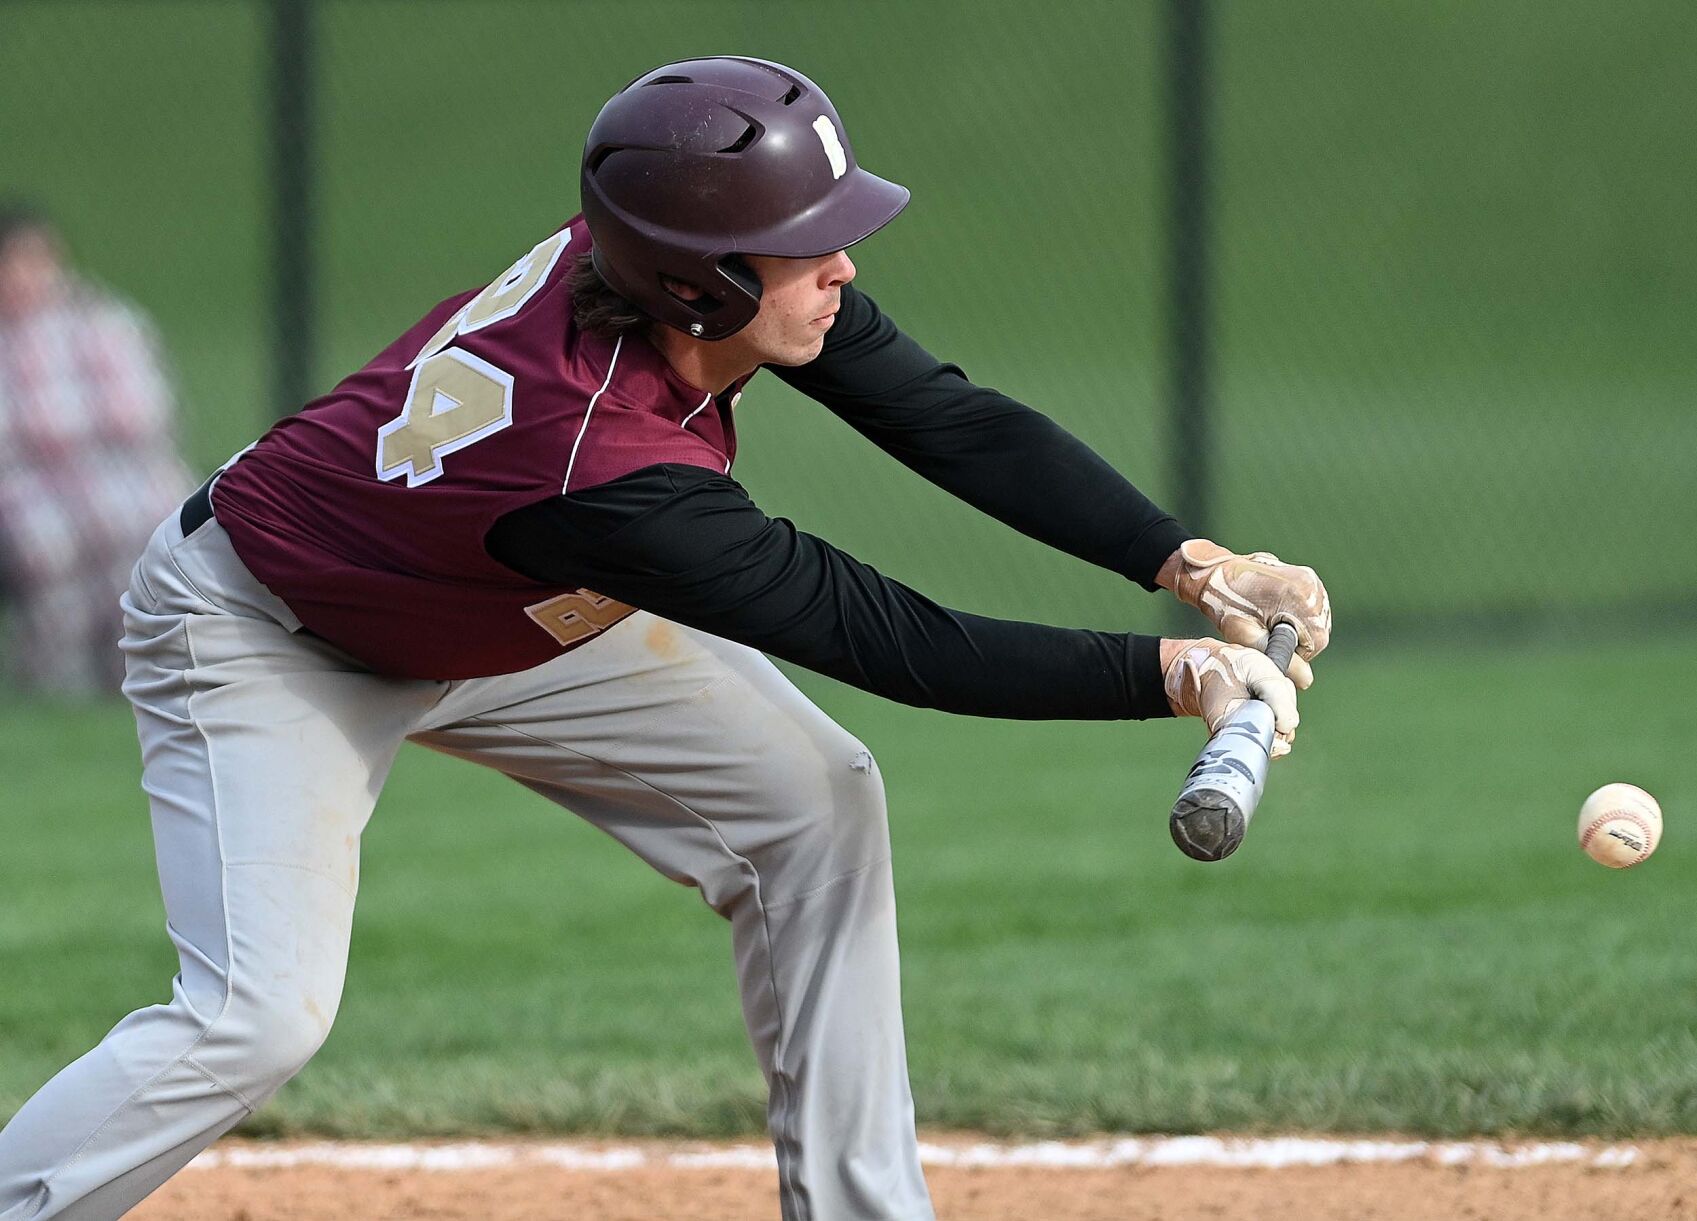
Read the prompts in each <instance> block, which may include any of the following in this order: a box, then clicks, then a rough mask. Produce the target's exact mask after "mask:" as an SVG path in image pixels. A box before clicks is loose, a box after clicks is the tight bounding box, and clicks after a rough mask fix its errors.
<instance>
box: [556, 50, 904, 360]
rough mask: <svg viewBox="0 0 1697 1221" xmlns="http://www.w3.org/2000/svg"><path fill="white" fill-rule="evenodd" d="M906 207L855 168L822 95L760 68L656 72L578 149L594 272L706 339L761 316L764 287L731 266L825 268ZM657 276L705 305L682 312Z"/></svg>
mask: <svg viewBox="0 0 1697 1221" xmlns="http://www.w3.org/2000/svg"><path fill="white" fill-rule="evenodd" d="M907 200H908V192H907V188H906V187H902V186H897V185H896V184H895V183H893V182H886V181H885V180H884V179H882V178H879V177H878V176H877V175H875V174H869V173H867V172H866V171H865V170H863V169H861V168H860V166H859V165H857V164H856V163H855V159H854V153H853V151H852V150H851V149H850V147H849V143H848V137H847V135H845V134H844V132H843V124H842V120H841V119H839V118H838V117H837V108H836V107H835V106H833V105H831V99H830V98H828V97H826V96H825V92H824V90H822V89H820V88H819V86H818V85H815V84H814V83H813V82H812V81H810V80H808V79H807V78H806V77H805V76H803V75H802V74H801V73H799V72H797V71H795V70H794V69H793V68H786V67H784V66H783V65H782V64H775V63H770V62H768V61H766V60H763V59H744V58H741V57H737V56H729V55H725V56H714V57H712V58H708V59H687V60H683V61H681V62H679V63H675V64H667V65H665V66H664V67H662V68H656V69H654V71H652V72H649V73H647V74H645V75H643V76H639V77H637V78H636V80H634V81H632V82H631V83H630V84H629V85H626V86H625V87H624V89H622V90H620V91H619V92H618V93H616V94H614V95H613V98H612V100H610V101H609V102H608V103H607V104H606V105H605V106H603V107H602V108H601V113H600V114H599V115H597V116H596V119H595V123H594V125H593V126H591V127H590V129H589V138H588V139H587V140H586V141H585V142H584V149H583V216H584V220H585V221H586V222H587V223H588V225H589V232H590V235H591V236H592V237H593V238H594V239H595V249H594V259H595V269H596V270H597V271H598V272H600V273H601V278H602V279H603V280H605V281H606V282H607V283H608V284H609V285H610V286H612V288H613V289H614V290H615V291H617V292H618V293H620V294H621V295H622V296H624V297H625V298H626V299H627V300H629V301H631V302H632V303H633V304H635V305H636V306H638V307H639V308H641V309H642V310H643V312H645V313H647V314H648V315H649V316H650V317H652V318H655V319H657V320H659V321H661V322H664V323H666V324H667V325H668V326H673V327H677V328H678V329H679V330H683V331H687V332H689V333H690V334H691V335H695V336H698V337H700V338H703V339H723V338H725V337H726V336H727V335H732V334H735V333H736V332H737V331H739V330H741V329H742V328H743V327H744V326H746V325H747V324H748V322H749V320H750V319H751V318H753V317H754V315H755V313H756V311H758V310H759V308H760V282H759V280H758V279H756V278H755V276H754V275H753V273H752V272H751V271H750V270H749V269H748V267H747V265H746V264H743V263H742V262H741V261H740V260H739V259H737V258H736V257H735V256H737V255H741V254H765V255H779V256H783V257H787V258H812V257H814V256H816V255H822V254H830V253H831V252H833V251H836V250H842V249H843V248H844V247H847V246H852V245H854V243H856V242H858V241H859V240H860V239H861V238H863V237H866V236H867V235H868V234H870V233H873V232H875V231H876V230H878V229H880V228H882V227H883V226H884V225H885V224H887V223H888V222H889V221H890V220H891V219H892V218H894V216H895V215H896V213H898V212H900V211H901V210H902V208H904V207H905V206H906V205H907ZM663 276H664V277H668V278H670V279H673V280H680V281H682V282H683V283H685V284H691V285H694V286H695V287H697V288H699V289H701V290H702V292H704V293H705V294H706V295H705V296H704V297H701V298H699V299H698V300H694V301H685V300H683V299H682V298H680V297H677V296H675V295H673V294H672V293H670V292H668V291H667V290H666V288H665V286H664V284H663V283H662V281H661V277H663Z"/></svg>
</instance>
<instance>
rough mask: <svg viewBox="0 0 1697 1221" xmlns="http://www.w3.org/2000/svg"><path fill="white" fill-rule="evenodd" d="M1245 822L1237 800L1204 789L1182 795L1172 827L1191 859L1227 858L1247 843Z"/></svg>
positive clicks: (1179, 843) (1175, 840)
mask: <svg viewBox="0 0 1697 1221" xmlns="http://www.w3.org/2000/svg"><path fill="white" fill-rule="evenodd" d="M1245 825H1246V824H1245V823H1244V820H1243V812H1242V811H1241V810H1239V809H1238V808H1237V803H1236V802H1234V801H1232V800H1231V799H1230V798H1227V797H1225V796H1224V795H1223V794H1220V793H1210V792H1207V791H1206V790H1204V791H1202V792H1199V793H1193V794H1190V795H1189V796H1186V797H1181V798H1179V800H1178V803H1177V804H1176V805H1174V806H1173V816H1172V819H1171V820H1170V821H1169V823H1168V828H1169V829H1170V830H1171V831H1172V833H1173V843H1175V844H1177V845H1178V847H1179V851H1180V852H1182V853H1184V854H1185V855H1186V856H1188V857H1189V858H1190V859H1191V860H1193V861H1223V860H1225V858H1226V857H1228V856H1230V855H1231V854H1232V853H1234V852H1236V851H1237V848H1238V845H1239V844H1241V843H1243V832H1244V827H1245Z"/></svg>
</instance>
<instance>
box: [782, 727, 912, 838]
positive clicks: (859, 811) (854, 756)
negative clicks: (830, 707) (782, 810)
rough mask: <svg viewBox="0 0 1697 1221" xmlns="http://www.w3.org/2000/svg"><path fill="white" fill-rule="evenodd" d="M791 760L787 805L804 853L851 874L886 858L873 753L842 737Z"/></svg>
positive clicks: (879, 782)
mask: <svg viewBox="0 0 1697 1221" xmlns="http://www.w3.org/2000/svg"><path fill="white" fill-rule="evenodd" d="M818 747H819V749H818V751H817V752H816V753H814V754H812V755H810V756H809V758H808V759H807V760H806V761H805V762H803V761H800V760H796V761H792V764H791V766H792V767H793V768H795V769H796V771H797V773H798V774H796V775H795V776H794V778H793V782H792V786H791V787H792V789H793V790H795V791H793V792H792V794H791V801H792V803H793V804H792V806H791V808H792V809H793V810H794V811H795V817H796V818H797V819H798V820H799V823H800V827H799V832H800V837H801V838H803V839H805V840H806V841H807V842H808V847H807V851H808V853H809V854H810V855H815V856H816V857H817V859H819V860H820V862H821V864H825V865H826V866H827V867H828V868H831V869H833V870H842V869H855V868H859V867H860V866H861V865H864V864H868V863H870V862H871V861H874V860H879V859H882V858H883V857H885V856H887V855H888V854H889V840H890V832H889V819H888V814H887V810H886V806H885V803H884V779H883V775H882V774H881V773H880V772H879V770H878V763H877V760H875V759H874V758H873V757H872V752H871V751H869V750H867V749H866V747H864V746H863V745H861V744H860V742H859V741H857V740H856V739H855V738H853V737H852V736H850V735H849V734H847V733H845V732H838V733H837V734H834V735H832V736H831V737H829V738H828V739H827V740H825V741H822V742H819V743H818Z"/></svg>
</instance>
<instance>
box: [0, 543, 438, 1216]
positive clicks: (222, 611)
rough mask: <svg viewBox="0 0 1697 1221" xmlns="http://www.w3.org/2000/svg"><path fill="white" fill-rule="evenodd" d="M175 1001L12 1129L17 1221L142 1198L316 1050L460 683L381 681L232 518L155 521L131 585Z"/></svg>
mask: <svg viewBox="0 0 1697 1221" xmlns="http://www.w3.org/2000/svg"><path fill="white" fill-rule="evenodd" d="M125 602H126V605H125V613H126V633H125V642H124V647H125V653H126V659H127V662H128V678H127V680H126V684H125V690H126V692H127V694H128V695H129V697H130V699H131V701H132V703H133V704H134V706H135V713H136V723H137V730H138V733H139V736H140V739H141V747H142V760H143V779H142V784H143V787H144V788H145V789H146V791H147V794H148V797H149V800H150V803H151V807H152V819H153V830H154V841H155V847H156V855H157V858H158V865H159V878H160V884H161V889H162V891H163V894H164V899H165V910H166V915H167V917H168V931H169V933H170V936H171V938H172V941H173V942H174V943H175V944H176V947H177V950H178V954H179V958H180V965H181V970H180V973H179V974H178V976H177V977H176V979H175V980H174V981H173V983H172V988H171V1000H170V1001H169V1002H168V1003H165V1004H160V1005H154V1006H151V1007H149V1008H146V1009H141V1010H138V1011H137V1012H135V1013H132V1014H131V1015H130V1016H128V1017H126V1018H125V1019H123V1020H122V1021H121V1022H119V1023H118V1025H117V1026H116V1027H114V1028H113V1030H112V1031H111V1033H109V1034H108V1035H107V1036H106V1038H105V1040H104V1041H102V1042H101V1044H100V1045H99V1046H98V1047H96V1048H95V1049H94V1050H93V1051H91V1052H89V1053H88V1054H87V1055H85V1056H84V1057H82V1058H81V1059H80V1060H78V1061H76V1062H75V1063H74V1064H72V1065H71V1066H70V1067H68V1068H66V1069H65V1070H64V1071H63V1072H61V1073H60V1074H59V1075H58V1076H56V1077H55V1078H54V1079H53V1080H52V1081H50V1082H49V1083H48V1084H47V1085H46V1086H44V1087H43V1088H42V1089H41V1091H40V1092H39V1093H37V1094H36V1096H35V1097H34V1098H32V1099H31V1100H30V1101H29V1102H27V1103H25V1105H24V1107H23V1108H22V1110H20V1111H19V1112H18V1114H17V1115H16V1116H15V1117H13V1119H12V1120H11V1122H10V1123H9V1124H8V1125H7V1126H6V1128H5V1130H4V1131H3V1132H0V1218H3V1219H4V1221H23V1219H25V1218H29V1219H31V1221H38V1219H41V1218H48V1217H52V1218H77V1219H78V1221H100V1219H106V1218H113V1217H117V1216H119V1215H121V1214H122V1213H123V1212H125V1211H126V1210H128V1209H129V1208H131V1207H132V1206H134V1204H135V1203H136V1202H137V1201H139V1200H140V1199H142V1197H144V1196H145V1195H147V1194H148V1192H150V1191H152V1190H153V1189H154V1188H155V1187H157V1186H158V1185H159V1184H160V1183H161V1182H163V1181H164V1180H165V1179H166V1178H168V1177H169V1176H170V1175H171V1174H172V1173H174V1172H175V1171H176V1170H177V1169H178V1168H180V1167H181V1166H182V1165H183V1164H185V1163H186V1162H187V1161H188V1160H189V1159H190V1158H191V1157H193V1156H194V1154H195V1153H196V1152H197V1151H198V1150H200V1149H201V1148H203V1147H205V1146H206V1145H207V1144H209V1143H211V1142H212V1141H213V1140H214V1139H216V1138H217V1137H218V1136H219V1135H220V1134H221V1133H223V1132H224V1131H226V1130H228V1129H229V1128H230V1127H231V1126H233V1125H234V1124H235V1123H237V1122H238V1121H239V1120H241V1119H242V1118H243V1117H244V1116H246V1115H247V1114H248V1113H249V1112H250V1111H251V1110H253V1109H254V1108H255V1107H257V1106H258V1105H259V1104H260V1103H261V1102H263V1101H264V1100H265V1098H267V1097H268V1096H269V1095H270V1094H271V1093H272V1092H273V1091H274V1090H276V1089H277V1088H278V1087H279V1086H280V1085H282V1083H283V1082H284V1081H286V1080H287V1079H288V1078H289V1077H290V1076H292V1075H293V1074H294V1073H295V1072H296V1071H298V1070H299V1069H300V1067H301V1066H302V1065H304V1064H305V1063H306V1061H307V1059H308V1058H309V1057H310V1056H311V1055H312V1054H313V1053H314V1052H315V1051H316V1050H317V1048H318V1046H319V1044H320V1043H321V1042H322V1041H323V1039H324V1036H325V1034H326V1033H327V1032H328V1031H329V1028H330V1023H331V1019H332V1017H333V1016H334V1014H335V1012H336V1007H337V1003H338V1001H339V999H340V996H341V988H342V975H343V970H344V967H345V963H346V955H347V944H348V936H349V931H350V927H351V921H352V914H353V902H354V890H355V885H356V880H357V869H358V837H359V834H360V831H361V829H362V827H363V826H364V824H365V821H366V818H367V816H368V815H369V813H370V811H371V808H372V804H373V802H374V801H375V798H376V796H377V791H378V789H379V787H380V786H381V784H382V782H383V778H384V775H385V774H386V772H387V771H388V768H389V765H390V763H391V761H392V760H393V757H394V754H395V752H396V750H397V749H398V747H399V744H400V742H401V740H402V739H403V738H404V735H405V734H406V732H407V729H408V728H409V727H410V724H411V722H412V721H413V720H414V719H416V718H417V716H418V715H419V714H420V713H421V712H422V711H423V710H424V709H425V708H427V707H428V706H429V705H430V704H431V703H433V702H434V700H435V698H436V697H437V696H438V695H439V693H440V690H441V688H440V686H438V685H434V684H405V683H395V682H389V681H386V680H380V679H377V678H375V677H373V676H372V675H370V674H368V673H365V672H363V671H360V670H358V669H357V668H356V667H354V666H353V664H352V663H351V662H349V661H347V659H345V658H343V657H341V655H340V654H337V653H335V652H334V651H333V650H331V649H329V648H328V647H326V646H324V645H322V644H321V643H319V642H316V641H313V640H312V639H311V638H309V637H303V636H299V635H291V634H290V633H289V631H288V630H287V628H286V627H284V626H283V625H282V624H280V623H279V622H278V615H284V616H286V615H287V612H286V611H284V610H282V609H281V607H280V604H276V603H275V599H272V598H271V597H270V595H269V594H268V593H266V591H265V590H264V589H263V587H261V586H259V585H257V583H255V582H253V580H252V578H251V577H250V576H248V575H247V573H246V570H245V569H243V568H242V567H241V566H240V563H239V561H236V560H235V558H234V555H233V553H232V552H230V551H229V548H228V542H227V540H226V539H225V538H224V536H223V533H222V531H221V530H219V529H218V527H217V525H216V523H209V524H208V525H206V526H203V527H202V528H201V529H200V530H199V531H197V532H196V534H195V535H194V537H193V538H191V539H190V540H188V541H187V542H186V543H184V542H182V541H180V534H179V533H178V532H177V531H176V528H175V523H169V524H167V526H165V527H162V528H161V531H160V534H159V535H156V536H155V539H154V541H153V543H152V544H150V546H149V550H148V552H147V554H146V555H144V556H143V559H142V562H141V563H140V564H139V565H138V566H137V572H136V579H135V580H134V581H133V582H132V585H131V590H130V593H129V595H127V597H126V600H125Z"/></svg>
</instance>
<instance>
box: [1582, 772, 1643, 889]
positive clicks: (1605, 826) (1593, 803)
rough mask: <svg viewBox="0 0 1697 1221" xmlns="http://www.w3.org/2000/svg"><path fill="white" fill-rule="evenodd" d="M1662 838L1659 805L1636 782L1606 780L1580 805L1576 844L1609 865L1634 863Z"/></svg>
mask: <svg viewBox="0 0 1697 1221" xmlns="http://www.w3.org/2000/svg"><path fill="white" fill-rule="evenodd" d="M1661 842H1662V807H1661V806H1659V805H1657V804H1656V799H1655V798H1654V797H1652V796H1650V794H1648V793H1646V792H1645V791H1644V790H1643V789H1641V788H1639V787H1638V786H1637V785H1635V784H1605V785H1604V786H1603V787H1602V788H1600V789H1598V790H1597V791H1596V792H1595V793H1592V794H1591V795H1590V796H1589V797H1587V798H1586V799H1585V804H1584V805H1582V806H1580V807H1579V846H1580V847H1581V848H1583V849H1585V855H1586V856H1588V857H1590V858H1591V859H1592V860H1594V861H1596V862H1597V863H1598V864H1599V865H1607V866H1608V867H1609V868H1610V869H1626V868H1629V867H1631V866H1633V865H1636V864H1637V863H1638V862H1639V861H1641V860H1643V859H1644V858H1645V857H1647V856H1649V855H1650V854H1651V853H1652V852H1654V851H1655V850H1656V845H1657V844H1659V843H1661Z"/></svg>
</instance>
